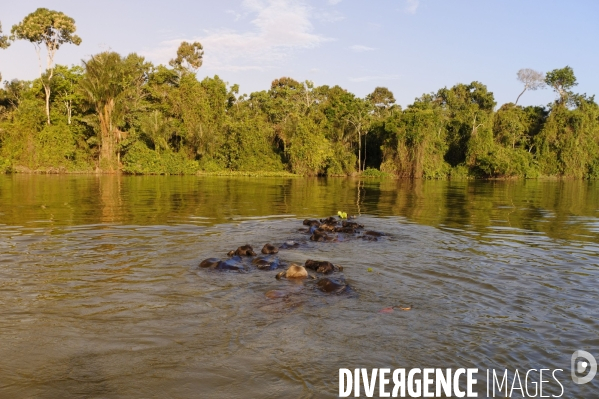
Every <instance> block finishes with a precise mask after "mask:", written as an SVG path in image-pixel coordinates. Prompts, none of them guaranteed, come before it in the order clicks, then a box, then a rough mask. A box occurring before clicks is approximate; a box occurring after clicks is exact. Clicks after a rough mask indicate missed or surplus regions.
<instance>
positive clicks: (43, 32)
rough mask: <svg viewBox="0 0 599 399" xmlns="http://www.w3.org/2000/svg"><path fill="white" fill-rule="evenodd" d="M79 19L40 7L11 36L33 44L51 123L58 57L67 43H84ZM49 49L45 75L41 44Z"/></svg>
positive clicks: (16, 27)
mask: <svg viewBox="0 0 599 399" xmlns="http://www.w3.org/2000/svg"><path fill="white" fill-rule="evenodd" d="M75 30H76V27H75V20H74V19H73V18H71V17H69V16H67V15H65V14H64V13H62V12H59V11H53V10H48V9H47V8H38V9H37V10H35V11H34V12H32V13H31V14H29V15H27V16H26V17H25V18H24V19H23V21H21V23H19V24H17V25H13V27H12V29H11V34H12V35H11V39H19V40H27V41H29V42H31V43H33V46H34V47H35V51H36V53H37V58H38V61H39V66H40V80H41V81H42V85H43V86H44V92H45V93H46V116H47V118H48V124H50V94H51V85H50V83H51V80H52V77H53V75H54V56H55V55H56V51H58V49H59V48H60V46H62V45H63V44H66V43H72V44H75V45H77V46H78V45H79V44H81V38H80V37H79V36H77V35H75ZM42 45H44V46H45V47H46V52H47V60H46V61H47V67H46V69H47V73H46V76H45V77H44V76H43V71H42V59H41V55H40V52H41V47H42Z"/></svg>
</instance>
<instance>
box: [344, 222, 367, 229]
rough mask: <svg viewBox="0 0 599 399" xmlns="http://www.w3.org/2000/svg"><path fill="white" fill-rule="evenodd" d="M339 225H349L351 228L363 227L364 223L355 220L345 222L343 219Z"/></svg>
mask: <svg viewBox="0 0 599 399" xmlns="http://www.w3.org/2000/svg"><path fill="white" fill-rule="evenodd" d="M341 226H343V227H351V228H352V229H363V228H364V225H362V224H358V223H357V222H346V221H345V220H344V221H342V222H341Z"/></svg>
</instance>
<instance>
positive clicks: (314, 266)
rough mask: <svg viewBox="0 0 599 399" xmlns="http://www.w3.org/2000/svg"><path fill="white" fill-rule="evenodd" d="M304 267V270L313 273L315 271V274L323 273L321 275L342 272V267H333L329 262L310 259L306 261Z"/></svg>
mask: <svg viewBox="0 0 599 399" xmlns="http://www.w3.org/2000/svg"><path fill="white" fill-rule="evenodd" d="M304 266H305V267H306V269H310V270H314V271H316V273H323V274H329V273H333V272H336V271H341V270H343V267H341V266H335V265H334V264H332V263H331V262H329V261H318V260H311V259H308V260H307V261H306V263H305V264H304Z"/></svg>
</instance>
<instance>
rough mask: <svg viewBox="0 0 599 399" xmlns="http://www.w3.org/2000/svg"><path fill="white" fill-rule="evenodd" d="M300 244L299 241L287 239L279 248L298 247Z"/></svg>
mask: <svg viewBox="0 0 599 399" xmlns="http://www.w3.org/2000/svg"><path fill="white" fill-rule="evenodd" d="M299 246H300V245H299V243H297V242H295V241H286V242H284V243H283V244H281V246H280V247H279V249H291V248H298V247H299Z"/></svg>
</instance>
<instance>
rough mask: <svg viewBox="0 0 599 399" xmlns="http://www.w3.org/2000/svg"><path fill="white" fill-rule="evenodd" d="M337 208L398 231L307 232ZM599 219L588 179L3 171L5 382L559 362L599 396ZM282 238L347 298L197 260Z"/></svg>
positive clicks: (93, 383)
mask: <svg viewBox="0 0 599 399" xmlns="http://www.w3.org/2000/svg"><path fill="white" fill-rule="evenodd" d="M338 210H343V211H346V212H348V213H349V214H355V215H358V221H359V222H360V223H363V224H365V225H366V226H367V227H370V228H372V229H375V230H378V231H383V232H386V233H388V236H387V237H384V238H383V239H381V240H380V241H378V242H367V241H362V240H351V239H346V240H343V241H339V242H334V243H312V242H309V241H308V236H307V235H306V234H305V233H302V232H300V231H298V229H299V228H300V227H302V225H301V221H302V220H303V219H304V218H308V217H310V218H321V217H326V216H329V215H333V214H336V213H337V211H338ZM598 215H599V184H597V183H595V182H583V181H564V182H559V181H519V182H446V181H442V182H435V181H392V180H387V181H359V180H352V179H283V178H268V179H266V178H265V179H258V178H207V177H172V176H171V177H162V176H156V177H132V176H22V175H15V176H0V315H1V316H2V317H1V319H0V342H1V344H0V397H7V398H8V397H10V398H31V397H35V398H55V397H62V398H81V397H90V398H91V397H101V398H121V397H140V398H141V397H144V398H151V397H156V398H164V397H173V398H198V397H202V398H204V397H205V398H211V397H214V398H220V397H243V398H249V397H260V398H266V397H272V398H278V397H315V398H321V397H336V395H337V392H338V369H339V368H341V367H344V368H351V369H353V368H358V367H365V368H375V367H376V368H381V367H387V368H391V369H394V368H400V367H402V368H412V367H443V368H446V367H453V368H457V367H478V368H479V369H481V371H482V370H485V369H487V368H495V369H505V368H508V369H510V370H515V369H520V370H521V371H522V370H527V369H530V368H537V369H539V368H550V369H556V368H561V369H564V372H563V373H562V374H558V376H559V377H560V380H561V382H562V383H563V384H564V388H565V390H566V394H565V396H564V397H579V398H583V397H586V398H588V397H592V396H594V395H595V394H594V393H593V392H596V391H597V389H599V383H598V381H597V378H596V379H595V381H594V382H592V383H591V384H587V385H585V386H576V385H574V384H573V383H572V381H571V380H570V378H569V373H570V370H569V367H570V356H571V354H572V352H574V351H575V350H577V349H583V350H587V351H589V352H591V353H594V354H595V355H596V356H597V355H599V333H598V331H599V322H598V316H599V295H598V294H599V279H598V277H599V245H598V244H599V219H598ZM287 240H295V241H298V242H301V243H303V244H304V245H303V247H302V248H300V249H295V250H287V251H281V253H280V254H279V257H280V258H281V260H284V261H287V262H301V263H303V262H304V261H305V260H306V259H322V260H330V261H332V262H333V263H336V264H340V265H343V266H344V272H343V275H344V277H345V280H346V282H347V283H349V284H350V286H351V287H352V290H351V293H350V294H345V295H325V294H323V293H320V292H319V291H316V290H314V289H313V287H312V286H311V285H310V284H297V283H293V282H291V281H285V280H282V281H278V280H276V279H275V278H274V276H275V274H276V273H277V272H276V271H270V272H260V271H252V272H249V273H216V272H211V271H206V270H200V269H199V268H198V264H199V262H200V261H201V260H203V259H205V258H208V257H215V256H216V257H223V258H225V257H226V253H227V252H228V251H229V250H230V249H234V248H236V247H237V246H239V245H243V244H246V243H249V244H252V245H254V247H255V248H256V247H259V248H260V247H261V246H262V245H263V244H264V243H266V242H271V243H274V244H281V243H283V242H284V241H287ZM369 269H370V271H369ZM270 290H285V291H286V292H287V293H288V295H287V297H286V298H283V299H268V298H267V297H266V296H265V294H266V292H268V291H270ZM408 304H412V305H413V309H412V310H411V311H403V312H402V311H397V310H396V311H394V312H392V313H379V311H380V310H381V309H383V308H386V307H389V306H393V305H408ZM597 357H598V358H599V356H597ZM481 376H482V374H481ZM479 392H481V393H482V392H484V389H483V387H482V386H481V387H480V388H479ZM549 393H550V394H551V393H553V394H558V393H559V388H556V387H555V385H553V386H551V385H550V386H549ZM481 396H485V395H481ZM513 397H518V396H517V395H514V396H513Z"/></svg>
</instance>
